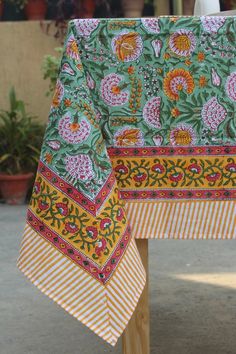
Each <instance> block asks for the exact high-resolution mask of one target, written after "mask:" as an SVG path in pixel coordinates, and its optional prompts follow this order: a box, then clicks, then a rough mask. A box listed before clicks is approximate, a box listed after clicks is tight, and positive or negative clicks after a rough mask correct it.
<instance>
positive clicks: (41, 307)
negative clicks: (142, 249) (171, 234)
mask: <svg viewBox="0 0 236 354" xmlns="http://www.w3.org/2000/svg"><path fill="white" fill-rule="evenodd" d="M25 211H26V207H25V206H21V207H12V206H6V205H1V204H0V314H1V315H0V354H102V353H113V354H121V341H119V343H118V345H117V346H116V347H115V348H112V347H110V346H109V345H108V344H106V343H104V342H103V341H102V340H101V339H99V338H98V337H97V336H95V335H94V334H93V333H92V332H91V331H90V330H88V329H87V328H85V327H84V326H83V325H81V324H80V323H79V322H78V321H77V320H76V319H75V318H73V317H72V316H70V315H69V314H68V313H66V312H65V311H64V310H63V309H62V308H60V307H59V306H58V305H56V304H55V303H54V302H53V301H52V300H50V299H49V298H48V297H46V296H45V295H43V294H42V293H41V292H40V291H39V290H38V289H37V288H36V287H35V286H33V285H32V284H31V283H30V282H29V280H27V279H26V278H25V277H24V275H23V274H22V273H21V272H20V271H19V270H18V269H17V268H16V258H17V256H18V251H19V245H20V241H21V235H22V231H23V226H24V218H25ZM235 254H236V241H174V240H161V241H156V240H154V241H150V287H151V289H150V301H151V327H152V328H151V354H235V353H236V336H235V327H236V257H235ZM130 354H133V353H130Z"/></svg>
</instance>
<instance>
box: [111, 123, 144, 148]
mask: <svg viewBox="0 0 236 354" xmlns="http://www.w3.org/2000/svg"><path fill="white" fill-rule="evenodd" d="M114 138H115V145H116V146H142V145H143V136H142V132H141V130H140V129H137V128H130V127H124V128H123V129H121V130H120V131H117V132H116V133H115V135H114Z"/></svg>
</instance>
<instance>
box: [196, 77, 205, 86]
mask: <svg viewBox="0 0 236 354" xmlns="http://www.w3.org/2000/svg"><path fill="white" fill-rule="evenodd" d="M198 84H199V86H200V87H205V86H206V84H207V79H206V77H205V76H200V78H199V82H198Z"/></svg>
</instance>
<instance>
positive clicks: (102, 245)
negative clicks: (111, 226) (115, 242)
mask: <svg viewBox="0 0 236 354" xmlns="http://www.w3.org/2000/svg"><path fill="white" fill-rule="evenodd" d="M106 247H107V241H106V240H105V239H104V238H100V239H99V240H98V241H97V242H96V246H95V253H96V255H97V256H98V257H101V255H102V253H103V252H104V251H105V249H106Z"/></svg>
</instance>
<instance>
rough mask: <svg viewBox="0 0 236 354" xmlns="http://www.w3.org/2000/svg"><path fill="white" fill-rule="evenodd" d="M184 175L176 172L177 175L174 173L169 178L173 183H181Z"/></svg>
mask: <svg viewBox="0 0 236 354" xmlns="http://www.w3.org/2000/svg"><path fill="white" fill-rule="evenodd" d="M183 176H184V175H183V173H181V172H175V173H172V174H171V175H170V176H169V179H170V180H171V181H172V182H179V181H181V179H182V178H183Z"/></svg>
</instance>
